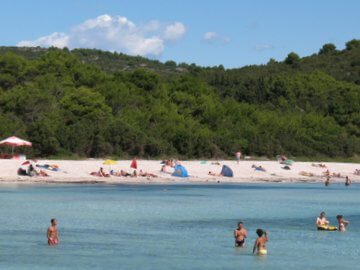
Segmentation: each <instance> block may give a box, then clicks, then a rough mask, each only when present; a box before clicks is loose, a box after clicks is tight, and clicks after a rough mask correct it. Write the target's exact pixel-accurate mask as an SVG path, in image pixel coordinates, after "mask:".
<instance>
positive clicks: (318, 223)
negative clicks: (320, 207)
mask: <svg viewBox="0 0 360 270" xmlns="http://www.w3.org/2000/svg"><path fill="white" fill-rule="evenodd" d="M329 223H330V222H329V221H328V220H327V219H326V214H325V212H321V213H320V215H319V217H318V218H317V219H316V226H317V227H318V228H319V227H322V226H327V225H329Z"/></svg>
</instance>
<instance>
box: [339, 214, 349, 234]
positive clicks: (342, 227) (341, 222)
mask: <svg viewBox="0 0 360 270" xmlns="http://www.w3.org/2000/svg"><path fill="white" fill-rule="evenodd" d="M336 219H337V221H338V223H339V227H338V230H339V231H340V232H345V231H346V227H347V225H349V223H350V222H349V221H348V220H345V219H344V218H343V216H342V215H337V216H336Z"/></svg>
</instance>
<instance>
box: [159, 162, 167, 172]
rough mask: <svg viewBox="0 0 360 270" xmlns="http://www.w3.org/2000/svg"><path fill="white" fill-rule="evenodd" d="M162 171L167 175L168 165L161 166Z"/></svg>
mask: <svg viewBox="0 0 360 270" xmlns="http://www.w3.org/2000/svg"><path fill="white" fill-rule="evenodd" d="M160 171H161V172H164V173H167V171H166V165H165V164H164V165H162V166H161V170H160Z"/></svg>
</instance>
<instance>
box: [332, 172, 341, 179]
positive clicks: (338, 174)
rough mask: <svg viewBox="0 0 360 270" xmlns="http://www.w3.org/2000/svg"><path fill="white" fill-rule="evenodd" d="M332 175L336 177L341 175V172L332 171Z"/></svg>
mask: <svg viewBox="0 0 360 270" xmlns="http://www.w3.org/2000/svg"><path fill="white" fill-rule="evenodd" d="M332 176H333V177H338V178H340V177H341V174H340V173H333V174H332Z"/></svg>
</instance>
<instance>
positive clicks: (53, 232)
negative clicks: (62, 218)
mask: <svg viewBox="0 0 360 270" xmlns="http://www.w3.org/2000/svg"><path fill="white" fill-rule="evenodd" d="M56 226H57V220H56V219H55V218H53V219H51V225H50V227H49V228H48V230H47V238H48V245H49V246H56V245H57V244H59V235H58V230H57V227H56Z"/></svg>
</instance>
